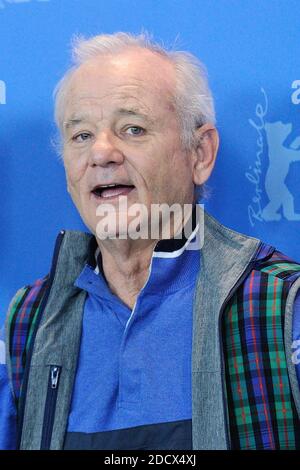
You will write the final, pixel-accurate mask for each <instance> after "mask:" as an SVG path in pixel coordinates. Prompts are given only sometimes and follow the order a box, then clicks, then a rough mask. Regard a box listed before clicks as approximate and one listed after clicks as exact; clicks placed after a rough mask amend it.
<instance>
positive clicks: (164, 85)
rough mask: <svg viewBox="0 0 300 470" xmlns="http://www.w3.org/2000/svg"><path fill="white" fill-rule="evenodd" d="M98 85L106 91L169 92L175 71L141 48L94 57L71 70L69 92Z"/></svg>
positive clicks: (164, 60) (171, 88)
mask: <svg viewBox="0 0 300 470" xmlns="http://www.w3.org/2000/svg"><path fill="white" fill-rule="evenodd" d="M93 81H94V82H95V85H97V83H98V82H99V84H100V82H101V85H102V86H105V87H106V88H108V89H109V88H113V87H114V86H118V85H119V86H123V87H126V86H127V87H133V88H134V87H135V88H137V89H143V88H144V89H145V90H149V91H151V90H154V91H156V92H159V91H163V90H164V91H165V92H166V91H169V92H170V93H172V92H173V89H174V85H175V71H174V67H173V65H172V64H171V63H170V62H169V61H168V60H167V59H165V58H164V57H161V56H159V55H158V54H154V53H152V52H151V51H147V50H144V49H137V50H136V48H135V49H133V50H129V51H124V52H122V53H119V54H116V55H105V56H98V57H94V58H92V59H90V60H88V61H87V62H85V63H84V64H82V65H81V66H79V68H78V69H77V70H76V71H75V73H74V75H73V79H72V80H71V89H73V90H74V89H78V88H82V87H84V85H85V83H87V82H89V86H90V85H91V84H90V82H93Z"/></svg>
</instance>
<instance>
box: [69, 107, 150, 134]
mask: <svg viewBox="0 0 300 470" xmlns="http://www.w3.org/2000/svg"><path fill="white" fill-rule="evenodd" d="M130 116H131V117H136V118H141V119H144V120H146V121H148V122H152V123H153V122H154V120H153V119H152V118H151V116H150V114H149V112H148V111H147V108H144V107H142V106H140V107H139V106H130V105H128V106H126V105H125V107H119V108H115V109H114V112H113V117H115V118H118V117H130ZM96 117H97V118H98V119H99V117H100V116H99V109H98V108H97V116H96ZM101 117H103V116H101ZM94 118H95V116H94V113H93V109H92V108H88V109H87V110H86V111H83V110H82V109H81V110H80V109H79V110H77V111H74V112H72V113H71V114H70V116H67V119H66V120H65V121H64V123H63V125H64V127H65V128H66V129H68V128H71V127H75V126H76V125H78V124H81V123H82V122H85V121H90V120H93V119H94Z"/></svg>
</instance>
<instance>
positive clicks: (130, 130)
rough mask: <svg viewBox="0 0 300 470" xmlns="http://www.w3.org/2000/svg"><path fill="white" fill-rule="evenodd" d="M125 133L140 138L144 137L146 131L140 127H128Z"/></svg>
mask: <svg viewBox="0 0 300 470" xmlns="http://www.w3.org/2000/svg"><path fill="white" fill-rule="evenodd" d="M125 132H126V134H129V135H137V136H139V135H143V134H144V133H145V129H143V128H142V127H140V126H130V127H127V129H126V130H125Z"/></svg>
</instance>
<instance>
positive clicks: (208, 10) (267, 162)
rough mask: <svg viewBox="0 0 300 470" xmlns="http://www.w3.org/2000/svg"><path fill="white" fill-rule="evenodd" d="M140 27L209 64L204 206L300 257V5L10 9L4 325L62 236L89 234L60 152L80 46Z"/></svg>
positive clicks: (60, 3) (54, 2) (4, 12)
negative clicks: (60, 126)
mask: <svg viewBox="0 0 300 470" xmlns="http://www.w3.org/2000/svg"><path fill="white" fill-rule="evenodd" d="M142 29H146V30H148V31H149V32H150V33H153V36H154V38H155V39H157V40H161V41H162V42H163V43H164V44H166V45H172V44H173V42H174V40H175V39H177V47H179V48H181V49H187V50H190V51H191V52H192V53H194V54H195V55H197V56H198V57H199V58H200V59H201V60H202V61H203V62H204V63H205V64H206V66H207V69H208V72H209V78H210V83H211V87H212V90H213V93H214V96H215V100H216V111H217V124H218V128H219V131H220V136H221V148H220V152H219V156H218V162H217V166H216V169H215V171H214V174H213V177H212V178H211V180H210V182H209V186H210V189H211V191H210V192H211V195H210V199H209V200H208V201H206V203H205V204H206V208H207V209H208V210H209V211H210V212H211V213H212V214H213V215H215V216H216V217H217V218H218V219H219V220H220V221H221V222H223V223H225V224H226V225H229V226H231V227H232V228H234V229H236V230H239V231H242V232H245V233H248V234H251V235H253V236H256V237H259V238H262V239H264V240H265V241H268V242H270V243H272V244H275V245H276V246H277V247H279V248H280V249H281V250H283V251H285V252H286V253H287V254H289V255H290V256H293V257H295V258H296V259H298V260H300V247H299V229H300V221H299V218H300V216H299V214H300V193H299V187H300V185H299V183H300V178H299V170H300V119H299V111H300V56H299V44H300V2H299V0H160V1H156V0H139V1H137V0H106V1H104V0H0V123H1V126H0V157H1V173H0V174H1V194H2V197H1V199H2V203H1V209H0V223H1V231H0V250H1V257H0V259H1V266H0V280H1V284H0V325H1V323H2V322H3V320H4V316H5V312H6V309H7V306H8V303H9V300H10V298H11V297H12V295H13V294H14V293H15V291H16V290H17V289H18V288H19V287H21V286H23V285H25V284H27V283H30V282H32V281H33V280H35V279H36V278H38V277H40V276H43V275H44V274H46V273H47V272H48V270H49V264H50V260H51V254H52V249H53V245H54V241H55V238H56V234H57V232H58V231H59V230H60V229H61V228H67V229H83V230H85V227H84V226H83V224H82V223H81V221H80V218H79V216H78V215H77V213H76V210H75V209H74V207H73V206H72V202H71V200H70V199H69V196H68V193H67V191H66V189H65V177H64V170H63V166H62V164H61V163H60V162H59V160H58V158H57V157H56V155H55V151H54V149H53V148H52V146H51V138H52V137H53V136H54V135H55V128H54V125H53V118H52V109H53V102H52V90H53V88H54V86H55V84H56V82H57V81H58V79H59V78H60V77H61V76H62V74H63V73H64V71H65V70H66V68H67V66H68V64H69V60H70V55H69V52H70V40H71V37H72V36H73V35H74V34H76V33H77V34H78V33H81V34H83V35H86V36H91V35H94V34H99V33H101V32H105V33H111V32H115V31H129V32H134V33H138V32H140V31H141V30H142Z"/></svg>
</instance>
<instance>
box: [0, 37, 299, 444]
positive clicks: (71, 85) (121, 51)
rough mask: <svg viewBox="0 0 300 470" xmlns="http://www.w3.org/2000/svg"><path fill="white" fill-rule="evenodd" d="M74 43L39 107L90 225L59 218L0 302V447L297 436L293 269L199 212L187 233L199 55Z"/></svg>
mask: <svg viewBox="0 0 300 470" xmlns="http://www.w3.org/2000/svg"><path fill="white" fill-rule="evenodd" d="M74 55H75V59H76V62H75V65H74V67H73V68H72V69H71V70H70V71H69V72H68V73H67V74H66V76H65V77H64V79H63V80H62V81H61V82H60V83H59V85H58V88H57V90H56V120H57V123H58V126H59V128H60V131H61V137H62V154H63V162H64V165H65V170H66V178H67V185H68V191H69V193H70V195H71V197H72V199H73V201H74V203H75V205H76V207H77V209H78V211H79V213H80V215H81V217H82V219H83V220H84V222H85V224H86V225H87V227H88V228H89V229H90V232H91V234H85V233H79V232H69V231H62V232H61V233H60V234H59V236H58V238H57V241H56V246H55V250H54V255H53V262H52V267H51V270H50V273H49V275H48V276H46V277H45V278H43V279H41V280H38V281H37V282H36V283H34V284H33V285H32V286H28V287H25V288H23V289H21V290H20V291H19V292H18V293H17V294H16V296H15V298H14V299H13V300H12V302H11V305H10V308H9V312H8V316H7V336H6V344H7V350H6V361H7V363H8V373H9V377H10V385H11V389H12V391H13V394H14V399H12V398H11V396H10V393H9V392H8V380H7V379H6V378H5V376H4V377H3V378H2V390H3V393H2V396H3V397H4V398H3V399H5V406H4V407H3V411H2V417H1V427H2V428H1V429H2V430H3V432H2V436H4V433H7V434H5V435H6V436H8V435H9V436H10V437H9V438H7V437H6V438H5V439H4V438H3V437H2V440H3V447H6V448H9V447H17V448H21V449H229V448H242V449H247V448H251V449H283V448H291V449H292V448H299V447H300V425H299V416H298V413H299V409H300V394H299V386H298V382H297V377H296V369H295V365H294V363H293V360H292V352H293V351H292V349H291V345H292V340H293V339H295V338H296V339H297V334H298V332H299V328H297V321H296V320H297V318H298V317H299V311H300V309H299V305H298V304H297V302H296V301H295V299H296V295H297V291H298V290H299V286H300V265H299V264H297V263H294V262H292V261H291V260H289V259H288V258H287V257H286V256H284V255H282V254H280V253H278V252H277V251H276V250H275V249H274V248H272V247H270V246H268V245H265V244H263V243H262V242H260V241H259V240H256V239H253V238H250V237H246V236H244V235H241V234H238V233H236V232H233V231H231V230H229V229H227V228H225V227H223V226H222V225H220V224H219V223H218V222H217V221H215V220H214V219H212V218H211V217H210V216H208V215H207V214H205V216H204V240H202V242H203V243H202V242H201V237H200V238H199V233H200V232H201V220H202V219H201V214H202V215H203V213H202V212H201V211H199V210H198V207H199V206H198V204H196V201H197V194H198V192H199V188H200V191H203V185H204V183H205V182H206V181H207V179H208V178H209V176H210V174H211V172H212V169H213V166H214V163H215V158H216V154H217V149H218V134H217V130H216V128H215V125H214V109H213V101H212V97H211V93H210V91H209V88H208V85H207V82H206V78H205V75H204V72H203V70H202V68H201V66H200V65H199V64H198V63H197V61H196V59H195V58H193V57H192V56H191V55H189V54H186V53H179V52H172V53H168V52H166V51H165V50H163V49H161V48H159V47H158V46H157V45H155V44H153V43H151V42H150V41H149V40H147V38H145V37H143V36H137V37H135V36H131V35H127V34H124V33H118V34H114V35H110V36H96V37H94V38H91V39H90V40H87V41H80V42H79V43H78V45H77V46H76V47H75V51H74ZM160 205H164V207H167V208H171V207H173V206H174V205H175V206H176V207H175V210H174V211H173V212H171V211H170V217H169V218H168V220H167V221H166V220H163V215H162V214H160V215H159V217H158V218H156V219H155V218H154V212H155V211H154V209H155V208H157V206H160ZM136 209H139V211H136ZM183 209H187V210H186V211H185V210H183ZM137 212H139V216H138V217H137ZM178 214H179V215H178ZM167 222H168V223H167ZM187 227H189V229H186V228H187ZM167 229H168V230H167ZM139 234H140V235H141V236H137V235H139ZM197 240H198V241H197ZM194 242H196V244H195V243H194ZM193 244H194V245H193ZM192 246H193V249H192ZM298 303H299V301H298ZM293 313H294V317H293ZM293 318H294V327H293ZM295 319H296V320H295ZM293 335H294V336H293ZM295 335H296V336H295ZM293 357H295V356H293ZM294 362H295V361H294ZM16 415H17V416H18V426H17V427H18V429H17V437H16V438H15V437H14V417H15V416H16ZM4 440H5V442H4Z"/></svg>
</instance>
